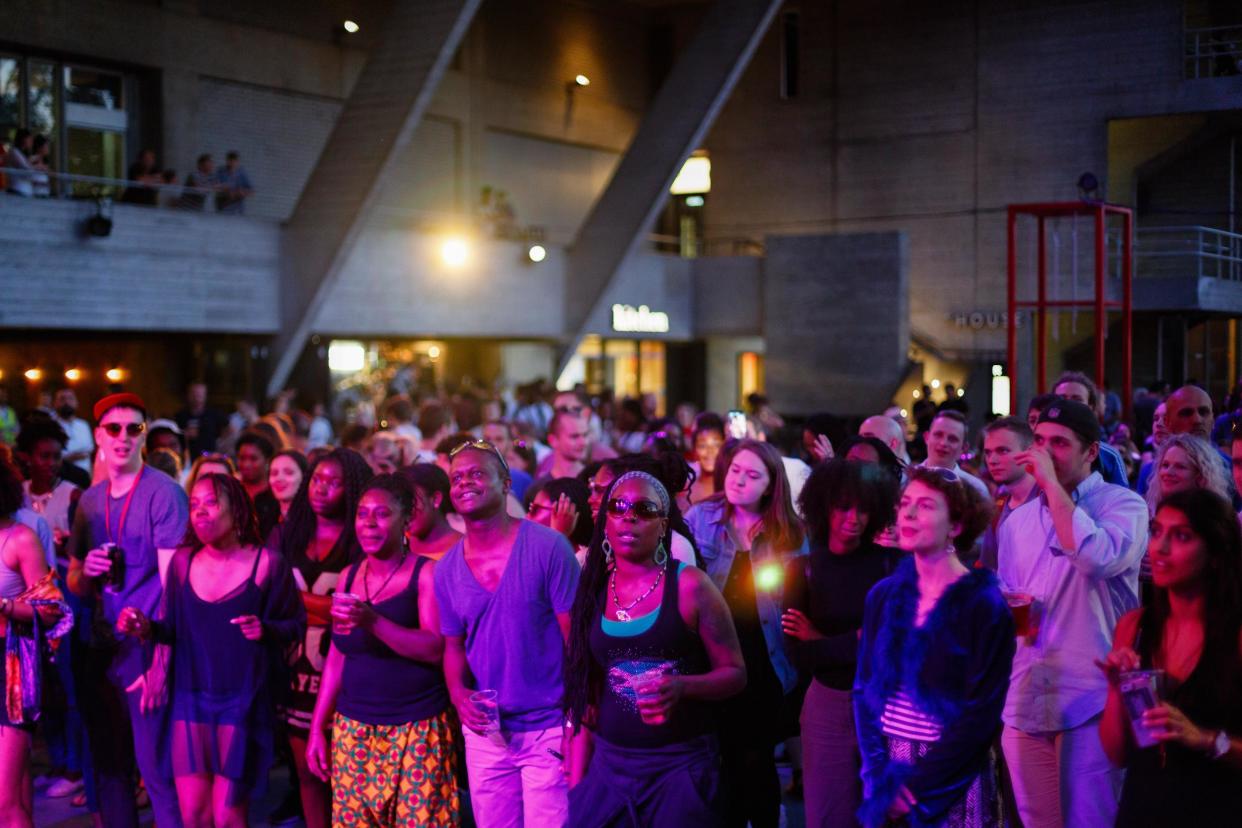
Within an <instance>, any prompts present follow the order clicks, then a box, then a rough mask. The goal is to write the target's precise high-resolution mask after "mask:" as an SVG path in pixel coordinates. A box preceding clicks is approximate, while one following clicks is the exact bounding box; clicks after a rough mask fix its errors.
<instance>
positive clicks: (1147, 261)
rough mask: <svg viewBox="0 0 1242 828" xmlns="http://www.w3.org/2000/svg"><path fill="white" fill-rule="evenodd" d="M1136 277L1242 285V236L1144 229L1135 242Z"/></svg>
mask: <svg viewBox="0 0 1242 828" xmlns="http://www.w3.org/2000/svg"><path fill="white" fill-rule="evenodd" d="M1134 256H1135V265H1136V275H1138V276H1139V277H1140V278H1146V277H1160V276H1195V277H1196V278H1200V279H1201V278H1204V277H1208V278H1215V279H1228V280H1230V281H1234V282H1238V281H1242V234H1239V233H1230V232H1229V231H1228V230H1220V229H1217V228H1215V227H1201V226H1198V225H1188V226H1181V227H1141V228H1139V230H1138V232H1137V234H1136V237H1135V240H1134Z"/></svg>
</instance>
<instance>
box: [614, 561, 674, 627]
mask: <svg viewBox="0 0 1242 828" xmlns="http://www.w3.org/2000/svg"><path fill="white" fill-rule="evenodd" d="M662 580H664V567H660V571H659V572H658V573H656V579H655V581H654V582H652V584H651V586H649V587H647V591H646V592H644V593H643V594H642V595H640V596H638V597H637V598H635V599H634V600H633V601H631V602H630V603H629V605H627V606H624V607H623V606H621V599H620V598H618V597H617V570H616V569H615V568H614V569H613V570H612V579H611V581H610V587H611V589H612V603H613V606H615V607H616V608H617V610H616V613H615V614H616V616H617V620H618V621H633V620H634V616H632V615H630V610H632V609H634V607H636V606H638V605H639V604H641V603H642V602H643V600H644V599H646V597H647V596H648V595H650V594H651V593H653V592H655V591H656V587H658V586H659V585H660V581H662Z"/></svg>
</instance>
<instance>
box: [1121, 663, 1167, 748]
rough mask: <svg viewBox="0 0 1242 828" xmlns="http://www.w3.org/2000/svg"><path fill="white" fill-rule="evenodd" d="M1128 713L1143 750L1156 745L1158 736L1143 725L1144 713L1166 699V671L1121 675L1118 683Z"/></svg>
mask: <svg viewBox="0 0 1242 828" xmlns="http://www.w3.org/2000/svg"><path fill="white" fill-rule="evenodd" d="M1118 689H1120V690H1121V698H1122V701H1124V702H1125V705H1126V712H1127V713H1129V714H1130V730H1131V731H1132V732H1133V733H1134V741H1135V743H1136V744H1137V745H1138V746H1139V747H1141V748H1147V747H1151V746H1152V745H1154V744H1156V736H1155V734H1154V733H1152V732H1151V730H1149V729H1148V728H1147V727H1146V726H1145V725H1144V724H1143V713H1145V712H1146V711H1148V710H1151V709H1152V708H1153V707H1155V706H1156V705H1158V704H1160V702H1161V701H1162V700H1163V699H1164V670H1130V671H1129V672H1126V673H1122V674H1121V680H1120V682H1119V683H1118Z"/></svg>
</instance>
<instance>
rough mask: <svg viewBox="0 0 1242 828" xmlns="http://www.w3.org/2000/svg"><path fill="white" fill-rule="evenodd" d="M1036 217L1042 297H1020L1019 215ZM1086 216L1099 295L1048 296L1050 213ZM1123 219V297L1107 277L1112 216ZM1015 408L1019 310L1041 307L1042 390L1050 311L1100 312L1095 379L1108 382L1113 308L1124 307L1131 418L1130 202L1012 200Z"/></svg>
mask: <svg viewBox="0 0 1242 828" xmlns="http://www.w3.org/2000/svg"><path fill="white" fill-rule="evenodd" d="M1024 216H1026V217H1030V218H1033V219H1035V221H1036V222H1037V233H1038V253H1037V256H1036V299H1035V300H1034V301H1019V300H1018V247H1017V232H1018V219H1019V218H1020V217H1024ZM1079 216H1086V217H1088V218H1091V219H1093V220H1094V221H1093V226H1094V236H1095V237H1094V245H1095V261H1094V265H1095V268H1094V269H1095V289H1094V296H1092V297H1091V298H1090V299H1081V300H1061V299H1056V300H1051V299H1049V298H1048V245H1047V222H1048V220H1049V219H1062V218H1073V217H1079ZM1110 216H1116V217H1119V218H1120V219H1121V225H1122V238H1121V301H1116V300H1109V299H1108V296H1107V291H1106V289H1105V283H1104V277H1105V274H1106V273H1107V272H1108V245H1107V234H1108V219H1109V217H1110ZM1008 230H1009V232H1008V239H1009V267H1008V270H1009V306H1008V309H1009V319H1008V323H1007V327H1008V334H1009V408H1010V411H1017V408H1018V382H1017V376H1018V311H1019V310H1020V309H1033V310H1034V311H1035V359H1036V363H1035V366H1036V369H1035V392H1036V393H1037V394H1042V393H1044V392H1045V391H1046V390H1047V385H1048V376H1047V373H1048V364H1047V363H1048V311H1049V310H1053V311H1062V310H1072V309H1074V308H1080V309H1084V310H1092V311H1094V312H1095V382H1096V385H1097V386H1099V387H1100V388H1101V389H1103V387H1104V339H1105V334H1106V332H1107V330H1108V312H1109V311H1110V310H1119V311H1121V331H1122V333H1121V336H1122V340H1123V341H1122V347H1121V353H1122V357H1121V361H1122V369H1121V370H1122V380H1121V382H1122V393H1121V404H1122V407H1123V409H1122V410H1123V416H1125V417H1126V418H1129V416H1130V403H1131V399H1130V398H1131V396H1132V392H1133V388H1132V386H1133V376H1132V375H1133V369H1134V363H1133V346H1134V341H1133V312H1132V297H1133V280H1134V213H1133V212H1132V211H1131V210H1130V208H1129V207H1123V206H1121V205H1118V204H1107V203H1105V202H1102V201H1061V202H1049V203H1042V204H1011V205H1009V228H1008Z"/></svg>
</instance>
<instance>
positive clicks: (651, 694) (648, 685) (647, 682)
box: [634, 675, 667, 725]
mask: <svg viewBox="0 0 1242 828" xmlns="http://www.w3.org/2000/svg"><path fill="white" fill-rule="evenodd" d="M659 682H660V677H659V676H658V675H653V676H644V677H643V678H642V681H641V682H640V683H638V684H636V685H635V686H634V694H635V695H636V696H637V697H638V715H639V716H640V717H642V720H643V724H648V725H662V724H664V722H665V721H667V720H666V718H665V716H664V714H663V713H649V712H647V711H646V710H644V709H643V706H642V703H643V702H644V701H647V700H649V699H653V698H655V697H656V696H658V695H659V694H660V683H659Z"/></svg>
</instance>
